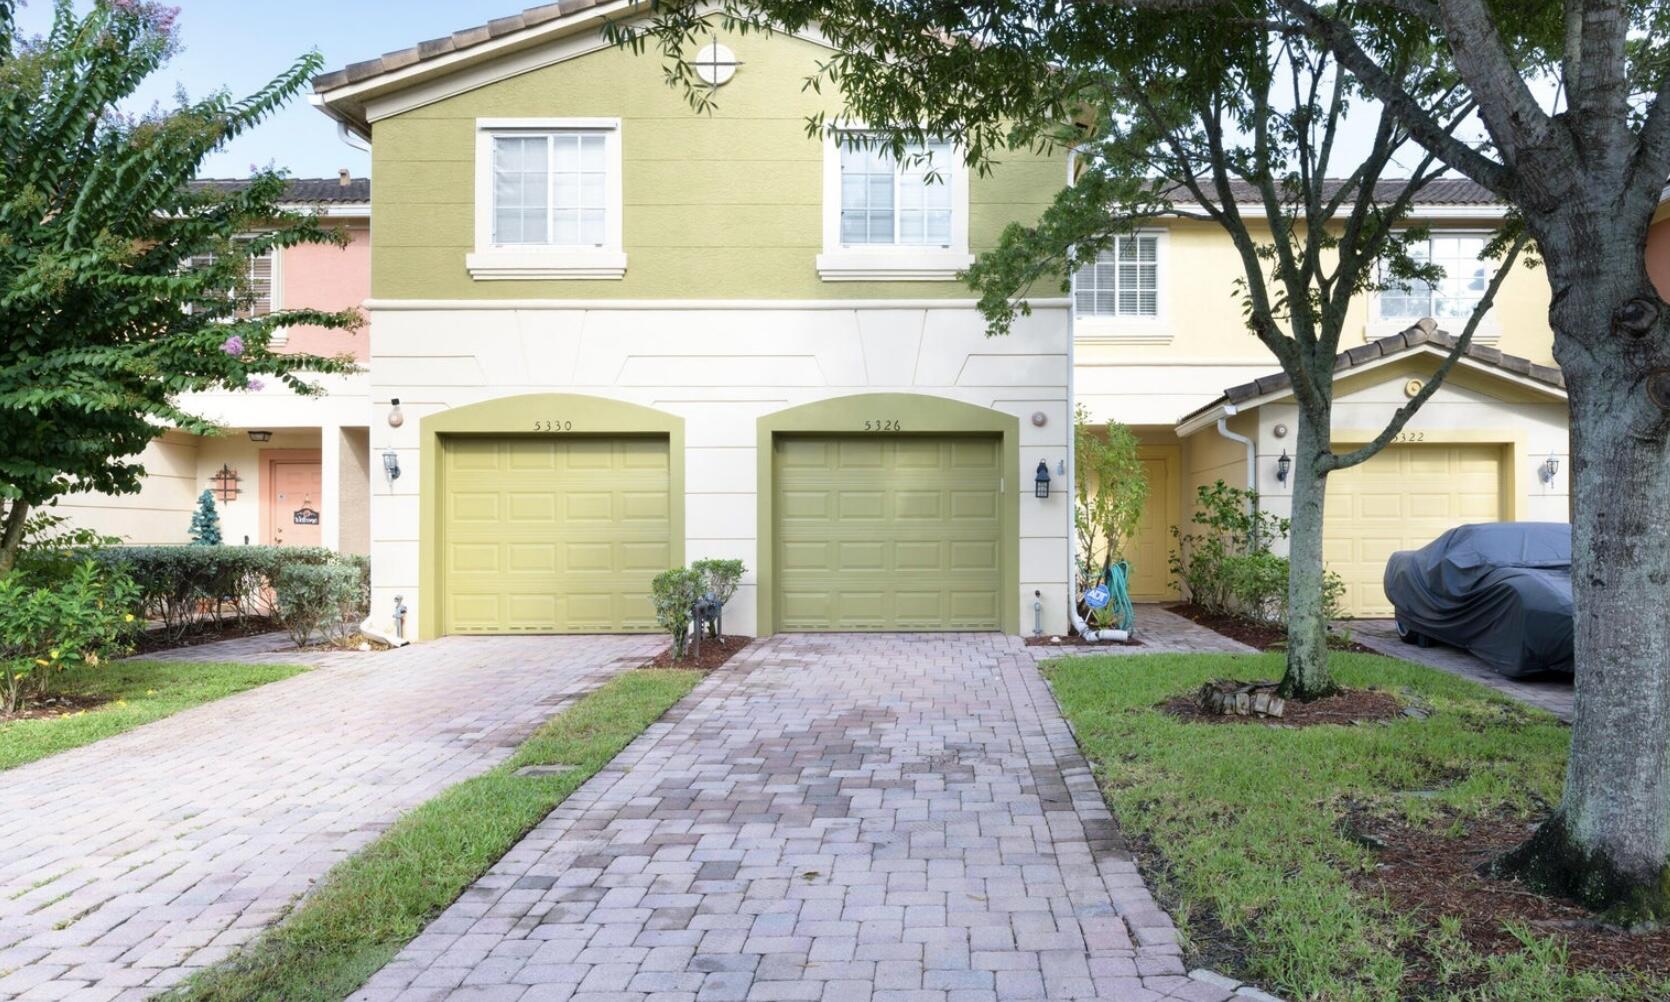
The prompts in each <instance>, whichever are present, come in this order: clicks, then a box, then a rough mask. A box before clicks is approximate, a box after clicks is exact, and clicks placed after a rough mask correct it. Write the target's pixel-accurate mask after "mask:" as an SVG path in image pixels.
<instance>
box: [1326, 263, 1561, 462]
mask: <svg viewBox="0 0 1670 1002" xmlns="http://www.w3.org/2000/svg"><path fill="white" fill-rule="evenodd" d="M1529 241H1530V237H1529V236H1528V235H1526V234H1523V233H1521V234H1520V235H1519V237H1518V238H1517V239H1515V240H1514V242H1513V246H1512V247H1510V248H1509V249H1508V253H1507V257H1506V258H1505V259H1504V260H1503V261H1502V266H1501V267H1500V268H1498V269H1496V274H1495V275H1492V276H1491V278H1490V284H1489V285H1488V286H1486V288H1485V290H1484V296H1483V297H1481V298H1480V299H1479V304H1478V305H1477V306H1475V307H1473V314H1472V316H1470V317H1468V318H1467V326H1466V328H1464V329H1463V330H1462V332H1461V336H1460V337H1458V338H1456V341H1455V345H1454V347H1452V348H1451V349H1450V353H1449V354H1448V355H1446V356H1445V357H1444V361H1443V362H1441V363H1439V366H1438V368H1437V370H1436V371H1434V372H1433V374H1432V377H1431V378H1430V379H1428V380H1427V381H1426V385H1425V386H1422V387H1421V390H1420V392H1419V393H1417V394H1415V395H1414V396H1413V397H1411V398H1409V402H1408V403H1406V404H1404V405H1403V406H1402V407H1399V408H1398V409H1397V412H1396V413H1395V414H1393V415H1392V419H1391V420H1390V421H1388V422H1386V427H1384V428H1382V429H1381V430H1380V434H1378V435H1376V436H1374V440H1373V441H1372V442H1370V443H1368V444H1367V445H1364V446H1362V447H1361V448H1357V449H1353V450H1352V451H1350V452H1348V453H1346V454H1344V455H1343V456H1342V455H1339V454H1338V453H1335V452H1333V451H1332V450H1329V451H1327V452H1324V453H1323V454H1322V457H1321V463H1322V467H1323V469H1324V470H1325V471H1327V472H1332V471H1334V470H1343V469H1347V468H1349V467H1352V466H1356V465H1357V464H1358V463H1362V462H1364V461H1366V460H1368V459H1370V458H1371V457H1373V456H1374V454H1375V453H1377V452H1379V451H1380V450H1382V449H1384V448H1385V447H1386V446H1387V445H1389V444H1391V441H1392V439H1394V438H1396V437H1397V434H1398V432H1400V431H1402V430H1403V426H1404V425H1406V424H1408V423H1409V419H1410V418H1411V417H1413V416H1414V414H1415V412H1416V411H1418V410H1420V408H1421V405H1422V404H1425V403H1426V402H1427V401H1428V400H1430V399H1431V398H1432V395H1433V394H1434V393H1437V392H1438V388H1439V387H1440V386H1442V385H1443V384H1444V379H1445V377H1447V376H1449V374H1450V370H1451V369H1453V368H1455V364H1456V362H1458V361H1460V360H1461V356H1463V355H1465V354H1466V353H1467V349H1468V348H1469V347H1470V346H1471V345H1472V343H1473V334H1474V332H1475V331H1477V330H1478V329H1479V321H1481V320H1483V319H1484V315H1485V314H1486V313H1488V312H1490V307H1491V305H1492V304H1493V303H1495V302H1496V293H1497V292H1498V291H1499V290H1500V289H1501V288H1502V282H1503V280H1505V279H1506V278H1507V276H1508V272H1510V271H1512V270H1513V264H1514V261H1516V260H1517V259H1518V258H1519V252H1520V251H1521V250H1523V249H1524V248H1525V244H1526V243H1528V242H1529Z"/></svg>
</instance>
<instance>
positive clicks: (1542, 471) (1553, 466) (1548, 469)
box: [1537, 452, 1560, 484]
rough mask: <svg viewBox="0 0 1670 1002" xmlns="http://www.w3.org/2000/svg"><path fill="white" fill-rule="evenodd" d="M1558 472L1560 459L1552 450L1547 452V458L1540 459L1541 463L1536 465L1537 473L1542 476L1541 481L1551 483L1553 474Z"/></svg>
mask: <svg viewBox="0 0 1670 1002" xmlns="http://www.w3.org/2000/svg"><path fill="white" fill-rule="evenodd" d="M1559 472H1560V459H1559V457H1558V456H1555V455H1554V453H1552V452H1551V453H1549V454H1548V458H1547V459H1545V460H1543V461H1542V465H1541V466H1539V467H1537V474H1538V475H1539V476H1541V477H1542V482H1543V483H1545V484H1551V483H1553V482H1554V475H1555V474H1556V473H1559Z"/></svg>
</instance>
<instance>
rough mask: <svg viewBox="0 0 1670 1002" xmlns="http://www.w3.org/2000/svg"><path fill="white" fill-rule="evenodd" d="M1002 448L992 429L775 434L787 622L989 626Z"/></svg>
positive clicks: (780, 576) (994, 607) (992, 624)
mask: <svg viewBox="0 0 1670 1002" xmlns="http://www.w3.org/2000/svg"><path fill="white" fill-rule="evenodd" d="M1002 456H1003V450H1002V447H1001V445H1000V442H999V440H998V439H997V438H996V437H958V436H934V437H929V436H906V435H896V436H889V435H865V436H860V437H839V436H805V437H798V436H797V437H782V436H779V437H778V438H777V439H776V443H775V456H774V457H773V459H774V463H773V466H774V470H775V474H774V475H775V479H776V483H775V486H774V489H775V491H776V497H775V499H774V501H773V512H774V515H773V517H774V519H775V522H776V525H775V527H774V535H775V537H776V543H775V545H776V555H775V556H776V561H775V562H776V568H777V571H776V575H777V601H776V605H777V610H778V612H777V618H778V623H779V625H780V627H781V628H782V629H784V630H995V629H998V625H999V622H1000V620H1001V617H1000V616H999V612H998V605H999V598H998V596H999V595H1001V594H1002V589H1001V588H1000V586H999V582H1000V580H1001V577H1002V574H1003V569H1002V567H1001V563H1002V561H1001V560H1000V558H999V554H1000V553H1001V552H1002V547H1001V546H1000V545H999V538H1000V535H1001V522H1002V520H1001V518H1000V516H999V507H998V493H999V491H1000V489H1001V484H1002V480H1001V477H1002V473H1001V468H1002Z"/></svg>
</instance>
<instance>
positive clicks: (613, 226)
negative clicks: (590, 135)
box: [464, 118, 626, 281]
mask: <svg viewBox="0 0 1670 1002" xmlns="http://www.w3.org/2000/svg"><path fill="white" fill-rule="evenodd" d="M475 128H476V133H475V135H476V142H475V250H474V252H472V253H470V254H467V255H465V257H464V266H465V267H466V268H468V269H469V272H470V277H471V278H475V279H478V280H480V281H504V280H512V281H514V280H536V279H588V278H590V279H619V278H624V277H625V276H626V251H625V249H624V247H623V245H622V243H621V207H622V201H623V199H622V194H621V122H620V119H618V118H478V119H476V123H475ZM565 129H571V130H572V129H589V130H594V131H599V132H602V133H604V143H603V156H604V160H605V163H606V164H607V166H608V171H609V178H608V182H607V184H606V185H605V187H604V195H605V197H606V198H607V199H608V203H607V205H606V207H605V210H604V221H603V226H604V242H603V246H601V247H537V246H536V247H525V246H524V247H499V246H495V245H494V243H493V140H494V139H495V138H497V137H499V136H505V135H511V134H514V133H518V132H525V133H546V132H557V131H561V130H565Z"/></svg>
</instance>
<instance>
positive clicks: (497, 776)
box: [170, 670, 701, 1002]
mask: <svg viewBox="0 0 1670 1002" xmlns="http://www.w3.org/2000/svg"><path fill="white" fill-rule="evenodd" d="M700 679H701V676H700V674H698V673H696V672H691V671H677V670H638V671H629V672H626V673H625V674H622V675H619V676H617V677H616V678H614V679H611V680H610V681H609V682H608V683H606V684H605V685H603V686H602V687H600V688H599V689H597V690H596V691H594V692H592V693H591V694H589V695H587V696H586V697H584V698H583V699H581V700H580V701H579V702H577V703H575V704H574V705H573V706H571V707H570V708H569V709H567V710H565V711H564V712H563V713H561V714H559V715H558V716H556V717H554V718H552V719H551V720H549V721H547V722H546V723H545V725H544V726H543V727H541V728H540V729H539V730H538V731H537V732H535V734H534V735H533V736H532V737H530V738H529V739H528V740H527V741H526V742H524V743H523V745H522V746H521V747H520V748H518V749H517V751H516V753H515V754H514V755H513V756H511V758H510V760H509V761H508V762H506V763H505V764H503V765H501V766H498V767H496V768H494V769H491V770H489V771H488V772H486V773H483V774H482V775H480V776H477V777H475V778H474V779H469V780H465V781H464V782H462V783H459V784H458V785H456V786H453V787H450V788H448V789H447V790H446V791H445V792H443V793H441V794H440V795H438V796H436V797H435V798H434V799H432V800H430V801H428V802H427V803H425V804H423V805H421V806H419V807H418V808H416V809H415V810H413V811H411V812H409V813H407V814H406V815H405V816H404V817H402V818H401V819H400V820H399V821H398V822H396V823H395V824H394V825H393V826H392V827H391V828H389V830H388V831H386V832H384V833H383V835H382V836H381V837H380V838H378V839H377V840H376V841H375V842H373V843H371V844H370V845H368V846H366V847H365V848H364V849H362V850H360V851H359V852H357V853H355V854H354V855H353V856H350V857H349V858H348V859H346V860H344V861H342V862H341V863H338V864H337V865H336V866H335V867H334V868H332V870H331V871H330V873H328V874H326V876H325V879H324V880H323V881H322V882H321V883H320V885H319V886H318V888H317V889H316V890H315V891H314V892H313V893H312V894H310V895H309V896H308V897H307V898H306V899H304V900H303V901H302V903H301V904H300V905H299V907H297V909H296V910H295V911H293V912H292V913H291V914H290V915H289V917H287V918H286V919H285V920H284V921H283V922H282V923H280V924H279V925H277V926H275V927H274V928H273V929H271V930H269V931H268V932H267V933H266V934H264V935H263V936H262V937H261V938H260V939H258V940H256V941H255V942H254V943H252V944H250V946H249V947H247V948H246V949H244V950H243V951H241V952H239V953H237V954H234V955H233V956H232V957H230V958H228V959H227V960H226V961H225V962H223V963H221V964H219V965H216V966H214V967H211V968H209V969H207V970H206V971H204V972H202V973H200V974H198V975H196V976H195V977H193V978H191V979H190V980H188V981H187V982H185V984H184V985H182V986H181V987H180V988H178V989H176V991H175V992H174V993H173V994H172V995H171V996H170V997H172V998H187V999H200V1000H205V1002H207V1000H214V1002H228V1000H241V999H271V1000H283V1002H301V1000H309V999H319V1000H324V999H331V1000H335V999H342V998H345V997H347V996H348V995H349V994H350V993H352V992H353V991H354V990H355V989H356V988H358V987H359V986H360V985H361V984H362V983H364V981H365V979H366V978H368V977H370V976H371V975H372V974H373V973H375V972H376V971H377V970H378V969H379V968H381V967H382V966H383V965H384V964H386V963H388V962H389V960H391V959H392V958H393V957H394V955H395V954H396V953H398V952H399V951H400V948H401V947H403V946H405V945H406V943H407V942H409V941H410V940H411V939H412V938H413V937H414V936H416V935H417V934H418V933H419V932H420V931H422V929H423V927H424V926H425V925H427V924H428V923H429V921H430V920H431V919H433V918H434V917H435V916H436V915H438V914H439V913H440V911H441V910H442V909H443V908H445V907H446V906H447V905H449V904H451V903H452V901H453V900H454V899H455V898H457V897H458V895H459V894H461V893H462V892H463V891H464V890H465V888H467V887H469V886H470V884H472V883H473V882H474V881H475V880H476V878H477V877H479V876H481V875H482V874H483V873H485V872H486V871H487V869H488V868H489V867H491V866H492V865H493V864H494V863H495V862H497V861H498V859H499V857H501V856H503V855H504V854H505V852H507V851H508V850H509V849H510V848H511V847H512V846H513V845H515V844H516V842H517V841H518V840H519V839H521V837H522V836H523V835H524V834H526V833H527V832H528V830H529V829H531V828H532V827H533V826H534V825H536V824H538V823H539V822H540V821H541V820H542V819H543V818H544V817H545V815H547V814H549V813H550V812H551V809H552V808H554V807H556V806H557V805H558V804H560V803H562V802H563V801H564V800H565V799H567V798H568V795H569V794H571V793H573V792H574V791H575V790H576V789H578V788H579V786H580V784H582V783H584V782H585V781H586V780H587V779H589V778H590V777H591V776H592V774H593V773H595V772H597V771H598V770H599V769H601V768H603V766H604V765H606V764H607V763H608V762H609V760H610V759H612V758H614V757H615V755H616V754H617V753H619V752H620V750H621V749H623V748H625V747H626V746H627V744H629V743H630V742H631V741H632V739H633V738H635V737H637V736H638V735H639V734H641V733H642V732H643V730H644V728H646V727H648V726H649V725H650V724H652V723H654V722H655V721H656V720H657V719H659V718H660V717H661V715H662V714H663V713H665V712H666V711H667V710H668V709H669V708H670V707H671V706H672V705H673V704H674V703H677V702H678V701H679V700H680V699H681V698H683V697H684V695H685V694H686V693H688V692H689V691H690V690H691V689H692V688H694V687H695V685H696V683H697V682H698V681H700ZM459 684H460V686H461V687H463V688H461V690H460V691H461V692H463V690H464V689H467V687H468V684H469V683H468V680H463V681H461V682H460V683H459ZM460 698H467V696H461V697H460ZM557 764H563V765H571V766H573V767H574V768H572V769H569V770H567V771H565V772H562V773H558V774H556V775H550V776H518V775H516V770H517V769H519V768H521V767H523V766H528V765H557Z"/></svg>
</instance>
